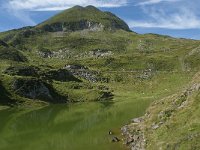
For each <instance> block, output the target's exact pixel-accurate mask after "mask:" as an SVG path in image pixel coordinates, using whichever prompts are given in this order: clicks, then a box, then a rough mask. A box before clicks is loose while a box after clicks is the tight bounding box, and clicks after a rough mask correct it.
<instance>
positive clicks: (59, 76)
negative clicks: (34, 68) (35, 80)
mask: <svg viewBox="0 0 200 150" xmlns="http://www.w3.org/2000/svg"><path fill="white" fill-rule="evenodd" d="M41 76H42V77H43V78H44V79H46V80H56V81H62V82H67V81H76V82H81V80H79V79H77V78H76V77H74V75H73V74H72V73H71V72H69V71H68V70H66V69H58V70H50V71H47V72H45V73H43V74H42V75H41Z"/></svg>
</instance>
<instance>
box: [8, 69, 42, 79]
mask: <svg viewBox="0 0 200 150" xmlns="http://www.w3.org/2000/svg"><path fill="white" fill-rule="evenodd" d="M38 71H39V68H37V67H34V66H11V67H9V68H7V69H6V70H5V71H4V73H5V74H9V75H12V76H14V75H18V76H32V77H38V76H39V73H38Z"/></svg>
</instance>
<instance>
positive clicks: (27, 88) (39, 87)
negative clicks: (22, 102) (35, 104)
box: [12, 78, 67, 103]
mask: <svg viewBox="0 0 200 150" xmlns="http://www.w3.org/2000/svg"><path fill="white" fill-rule="evenodd" d="M12 89H13V91H14V92H15V93H16V94H18V95H20V96H22V97H25V98H29V99H33V100H42V101H47V102H52V103H65V102H67V99H66V98H63V97H62V96H60V95H58V94H57V93H56V92H55V90H54V89H53V88H52V87H51V86H50V85H49V84H47V83H45V82H44V81H42V80H40V79H35V78H23V79H22V78H18V79H15V80H14V81H13V84H12Z"/></svg>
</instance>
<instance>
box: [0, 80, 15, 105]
mask: <svg viewBox="0 0 200 150" xmlns="http://www.w3.org/2000/svg"><path fill="white" fill-rule="evenodd" d="M10 97H11V95H10V93H9V92H8V91H7V90H6V89H5V87H4V86H3V84H2V82H1V81H0V104H1V105H12V104H15V101H14V100H12V99H11V98H10Z"/></svg>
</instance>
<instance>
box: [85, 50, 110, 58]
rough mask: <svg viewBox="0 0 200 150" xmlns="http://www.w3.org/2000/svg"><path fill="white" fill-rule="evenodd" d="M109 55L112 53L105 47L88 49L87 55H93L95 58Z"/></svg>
mask: <svg viewBox="0 0 200 150" xmlns="http://www.w3.org/2000/svg"><path fill="white" fill-rule="evenodd" d="M111 55H113V53H112V52H111V51H109V50H105V49H95V50H92V51H89V54H88V56H89V57H95V58H99V57H108V56H111Z"/></svg>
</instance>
